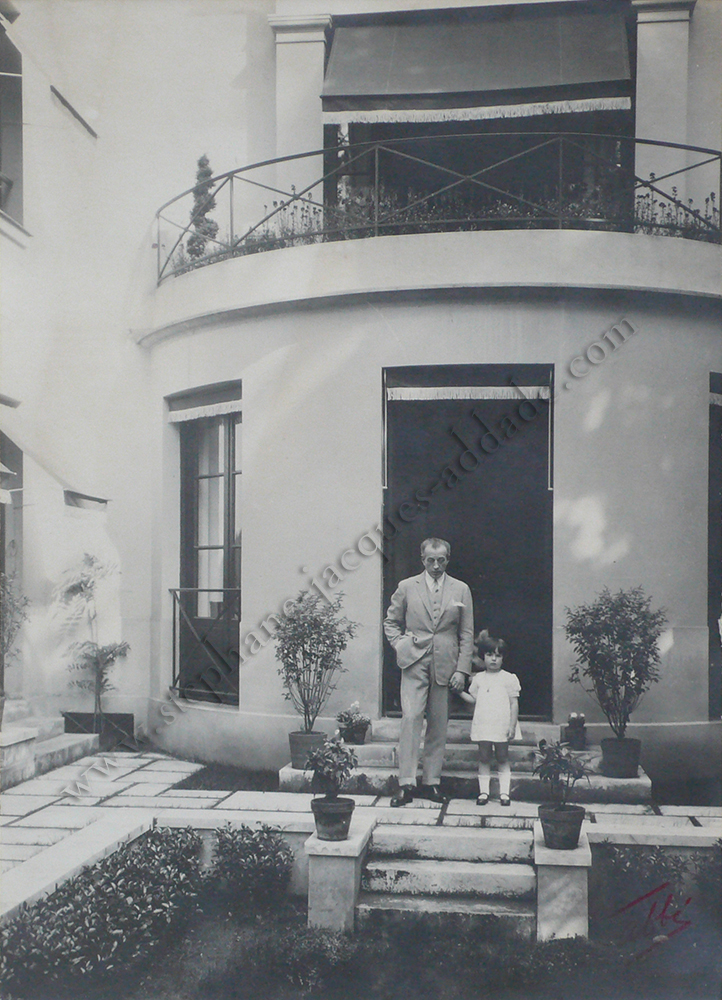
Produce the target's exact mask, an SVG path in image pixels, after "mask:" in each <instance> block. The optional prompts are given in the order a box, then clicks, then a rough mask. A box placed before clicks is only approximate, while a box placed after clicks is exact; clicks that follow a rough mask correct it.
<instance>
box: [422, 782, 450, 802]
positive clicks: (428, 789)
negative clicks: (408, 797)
mask: <svg viewBox="0 0 722 1000" xmlns="http://www.w3.org/2000/svg"><path fill="white" fill-rule="evenodd" d="M421 794H422V795H423V796H424V798H425V799H428V800H429V802H438V803H442V802H446V796H445V795H442V793H441V789H440V788H439V786H438V785H422V786H421Z"/></svg>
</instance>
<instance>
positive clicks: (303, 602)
mask: <svg viewBox="0 0 722 1000" xmlns="http://www.w3.org/2000/svg"><path fill="white" fill-rule="evenodd" d="M342 598H343V595H342V594H338V595H337V596H336V599H335V600H334V601H332V602H327V601H326V600H325V599H324V598H322V597H321V596H320V595H318V594H312V593H310V592H309V591H301V593H300V594H299V595H298V597H297V598H296V599H295V600H294V601H292V602H287V605H288V604H290V605H291V606H290V608H288V610H286V611H285V614H284V616H283V618H281V620H280V621H279V623H278V626H277V628H276V633H275V640H276V659H277V660H279V661H280V666H279V668H278V673H279V674H280V676H281V679H282V681H283V687H284V697H285V698H286V699H287V700H288V701H290V702H292V703H293V706H294V708H295V709H296V711H297V712H298V713H299V715H300V716H301V717H302V719H303V729H302V730H301V731H300V732H295V733H289V741H290V744H291V764H292V766H293V767H295V768H298V769H301V770H302V769H303V768H304V767H305V765H306V758H307V757H308V753H309V751H310V750H312V749H313V748H314V746H319V745H320V744H321V743H323V741H324V739H325V734H324V733H316V732H314V731H313V726H314V723H315V722H316V719H317V718H318V715H319V713H320V711H321V709H322V708H323V706H324V705H325V704H326V702H327V700H328V697H329V695H330V694H331V691H332V690H333V689H334V687H335V686H336V680H337V678H338V674H340V673H341V672H342V671H343V669H344V668H343V666H342V665H341V653H342V652H343V651H344V649H346V647H347V646H348V644H349V641H350V640H351V639H352V638H353V636H354V635H355V634H356V629H357V628H358V625H357V624H356V623H355V622H351V621H349V620H348V619H347V618H344V616H343V615H342V614H341V604H342Z"/></svg>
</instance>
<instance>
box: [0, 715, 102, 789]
mask: <svg viewBox="0 0 722 1000" xmlns="http://www.w3.org/2000/svg"><path fill="white" fill-rule="evenodd" d="M98 742H99V737H98V736H95V735H93V734H91V733H81V734H74V733H66V732H65V720H64V719H63V717H62V715H47V716H46V715H35V714H33V712H32V709H31V708H30V706H29V705H28V703H27V702H26V701H25V700H24V699H23V698H9V699H8V700H7V701H6V702H5V708H4V711H3V720H2V732H1V733H0V749H1V750H2V766H1V769H0V788H1V789H5V788H12V787H13V785H17V784H19V783H20V782H21V781H28V780H29V779H30V778H35V777H38V776H39V775H41V774H47V773H48V772H49V771H53V770H55V768H56V767H62V766H63V765H64V764H71V763H72V762H73V761H75V760H79V759H80V758H81V757H85V756H86V755H87V754H90V753H93V752H94V751H95V750H97V748H98Z"/></svg>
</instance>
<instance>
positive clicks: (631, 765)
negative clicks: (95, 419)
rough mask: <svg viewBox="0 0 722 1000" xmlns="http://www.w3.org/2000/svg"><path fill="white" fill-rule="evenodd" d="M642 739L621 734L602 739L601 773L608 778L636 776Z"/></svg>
mask: <svg viewBox="0 0 722 1000" xmlns="http://www.w3.org/2000/svg"><path fill="white" fill-rule="evenodd" d="M641 753H642V741H641V740H635V739H632V737H631V736H623V737H622V738H621V739H618V738H617V737H612V738H610V739H606V740H602V764H601V771H602V774H604V775H606V776H607V777H608V778H636V777H637V774H638V772H639V758H640V756H641Z"/></svg>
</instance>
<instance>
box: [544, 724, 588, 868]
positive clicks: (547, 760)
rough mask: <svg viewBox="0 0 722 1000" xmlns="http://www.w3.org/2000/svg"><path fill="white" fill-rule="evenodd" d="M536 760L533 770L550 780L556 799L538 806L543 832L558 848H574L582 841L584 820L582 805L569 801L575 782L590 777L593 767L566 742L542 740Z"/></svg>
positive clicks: (569, 849)
mask: <svg viewBox="0 0 722 1000" xmlns="http://www.w3.org/2000/svg"><path fill="white" fill-rule="evenodd" d="M534 755H535V757H536V764H535V765H534V770H533V773H534V774H536V775H538V776H539V778H540V779H541V780H542V781H546V782H548V783H549V786H550V788H551V793H552V798H553V799H554V802H552V803H544V804H542V805H540V806H539V819H540V821H541V825H542V831H543V833H544V843H545V844H546V846H547V847H551V848H552V849H554V850H557V851H571V850H574V848H575V847H577V845H578V844H579V836H580V834H581V831H582V823H583V822H584V816H585V809H584V807H583V806H577V805H572V804H571V803H569V801H568V799H569V795H570V793H571V791H572V789H573V788H574V785H575V784H576V783H577V782H578V781H579V780H580V779H581V778H586V779H587V781H588V780H589V774H590V769H589V768H588V767H587V765H586V764H585V763H584V761H583V760H581V759H580V758H579V757H575V756H574V754H573V752H572V750H571V749H570V747H569V746H568V745H567V744H566V743H548V742H547V741H546V740H539V748H538V750H535V751H534Z"/></svg>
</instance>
